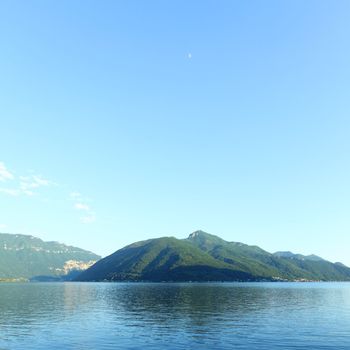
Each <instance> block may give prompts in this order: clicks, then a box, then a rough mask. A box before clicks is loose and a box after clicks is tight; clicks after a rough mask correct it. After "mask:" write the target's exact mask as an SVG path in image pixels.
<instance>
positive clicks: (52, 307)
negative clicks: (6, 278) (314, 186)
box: [0, 283, 350, 350]
mask: <svg viewBox="0 0 350 350" xmlns="http://www.w3.org/2000/svg"><path fill="white" fill-rule="evenodd" d="M192 347H196V348H199V349H250V350H254V349H305V348H306V347H308V348H309V349H350V284H349V283H348V284H347V283H208V284H202V283H198V284H197V283H189V284H185V283H183V284H181V283H174V284H172V283H169V284H166V283H159V284H156V283H37V284H35V283H32V284H30V283H24V284H10V283H9V284H7V283H3V284H0V349H39V350H40V349H79V350H80V349H139V348H142V349H147V348H149V349H163V348H167V349H189V348H192Z"/></svg>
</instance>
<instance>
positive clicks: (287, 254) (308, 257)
mask: <svg viewBox="0 0 350 350" xmlns="http://www.w3.org/2000/svg"><path fill="white" fill-rule="evenodd" d="M273 255H274V256H278V257H280V258H289V259H298V260H310V261H325V260H324V259H322V258H320V257H319V256H317V255H314V254H311V255H302V254H294V253H292V252H276V253H274V254H273Z"/></svg>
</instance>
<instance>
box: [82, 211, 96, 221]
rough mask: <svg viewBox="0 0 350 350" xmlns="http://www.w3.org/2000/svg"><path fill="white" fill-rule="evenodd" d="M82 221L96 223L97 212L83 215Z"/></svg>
mask: <svg viewBox="0 0 350 350" xmlns="http://www.w3.org/2000/svg"><path fill="white" fill-rule="evenodd" d="M80 221H81V222H82V223H83V224H92V223H94V222H95V221H96V216H95V214H93V213H91V214H89V215H86V216H83V217H81V218H80Z"/></svg>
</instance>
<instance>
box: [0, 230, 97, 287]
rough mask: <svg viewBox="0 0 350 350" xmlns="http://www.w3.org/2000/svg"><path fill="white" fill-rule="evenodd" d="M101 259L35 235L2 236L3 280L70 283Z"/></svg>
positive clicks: (0, 276) (0, 274) (0, 269)
mask: <svg viewBox="0 0 350 350" xmlns="http://www.w3.org/2000/svg"><path fill="white" fill-rule="evenodd" d="M98 259H100V257H99V256H98V255H96V254H93V253H91V252H88V251H86V250H83V249H80V248H75V247H71V246H67V245H64V244H61V243H58V242H44V241H42V240H41V239H39V238H35V237H33V236H26V235H19V234H5V233H0V281H18V280H39V281H44V280H45V281H46V280H67V279H68V280H69V279H72V278H74V277H76V275H77V272H78V271H79V270H80V271H81V270H82V269H86V268H87V267H89V266H91V265H92V264H93V263H94V262H96V261H97V260H98Z"/></svg>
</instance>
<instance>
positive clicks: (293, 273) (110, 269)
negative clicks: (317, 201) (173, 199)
mask: <svg viewBox="0 0 350 350" xmlns="http://www.w3.org/2000/svg"><path fill="white" fill-rule="evenodd" d="M301 257H302V256H301V255H298V254H297V255H295V254H293V253H289V252H288V254H287V253H281V252H279V253H275V254H271V253H269V252H267V251H265V250H263V249H261V248H259V247H257V246H250V245H246V244H243V243H238V242H227V241H225V240H223V239H221V238H220V237H217V236H214V235H211V234H209V233H206V232H203V231H196V232H193V233H191V234H190V235H189V237H188V238H186V239H176V238H174V237H163V238H157V239H150V240H146V241H142V242H137V243H133V244H131V245H128V246H126V247H124V248H122V249H120V250H118V251H116V252H115V253H113V254H112V255H110V256H107V257H106V258H104V259H101V260H100V261H98V262H97V263H96V264H94V265H93V266H91V267H90V268H89V269H87V270H85V271H83V272H82V273H81V274H80V275H78V277H77V278H76V280H78V281H260V280H323V281H330V280H335V281H343V280H350V268H348V267H346V266H345V265H341V264H332V263H331V262H328V261H326V260H323V259H321V258H318V257H315V256H309V257H304V258H301Z"/></svg>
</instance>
